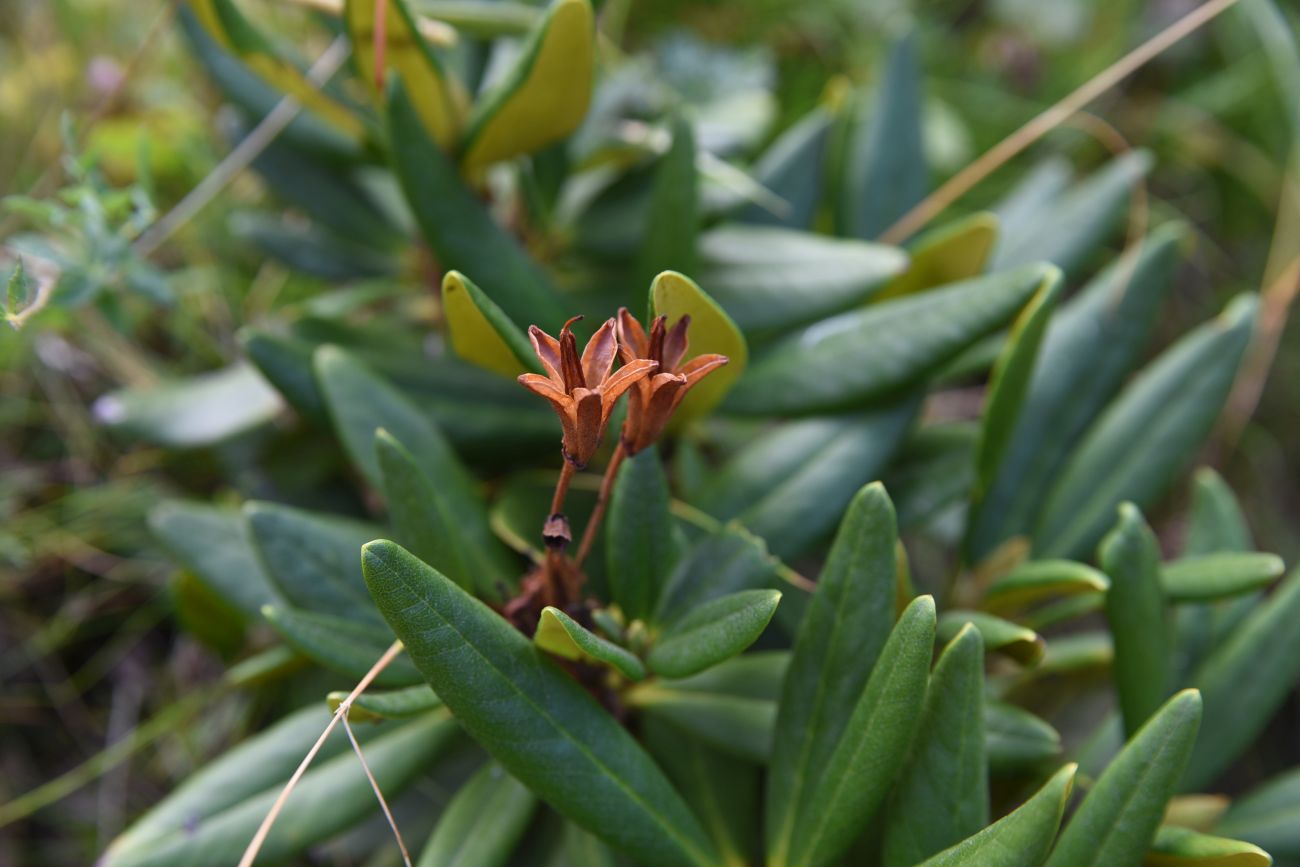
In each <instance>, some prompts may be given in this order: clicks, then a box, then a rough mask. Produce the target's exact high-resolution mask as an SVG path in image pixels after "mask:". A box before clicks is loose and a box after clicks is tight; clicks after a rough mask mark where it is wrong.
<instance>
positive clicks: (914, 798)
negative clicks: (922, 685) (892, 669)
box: [884, 625, 989, 867]
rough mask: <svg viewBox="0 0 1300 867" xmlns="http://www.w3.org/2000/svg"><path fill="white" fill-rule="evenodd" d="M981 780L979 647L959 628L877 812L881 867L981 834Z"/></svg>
mask: <svg viewBox="0 0 1300 867" xmlns="http://www.w3.org/2000/svg"><path fill="white" fill-rule="evenodd" d="M988 776H989V772H988V760H987V758H986V755H985V735H984V643H983V640H982V639H981V638H980V632H979V630H978V629H976V628H975V627H974V626H971V625H967V626H963V627H962V628H961V631H960V632H958V633H957V636H956V637H955V638H954V639H953V640H952V641H951V642H950V643H949V644H948V646H947V647H946V648H944V651H943V653H942V654H941V655H940V656H939V662H938V663H937V664H936V665H935V668H934V674H933V676H932V677H931V678H930V688H929V690H928V691H927V693H926V696H925V706H924V708H923V709H922V711H921V717H920V719H919V720H918V721H917V723H916V738H915V739H914V740H913V741H912V750H911V753H910V755H909V756H908V758H907V761H906V762H905V763H904V764H903V768H902V770H901V771H900V772H899V775H898V782H897V783H896V784H895V785H894V790H893V793H892V795H891V796H890V800H889V804H888V807H887V808H886V810H885V817H884V826H885V840H884V864H885V867H894V865H897V867H910V865H913V864H917V863H920V862H921V861H924V860H925V859H926V858H928V857H929V856H931V855H933V854H935V853H936V852H940V851H942V850H944V849H947V848H948V847H949V846H952V845H954V844H956V843H958V842H960V841H962V840H965V839H966V838H967V837H969V836H970V835H972V834H974V833H976V832H977V831H979V830H980V829H981V828H983V827H984V826H985V825H986V824H987V823H988V820H989V793H988V786H989V781H988Z"/></svg>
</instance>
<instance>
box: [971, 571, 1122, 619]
mask: <svg viewBox="0 0 1300 867" xmlns="http://www.w3.org/2000/svg"><path fill="white" fill-rule="evenodd" d="M1109 587H1110V579H1109V578H1107V577H1106V575H1105V573H1103V572H1098V571H1097V570H1096V569H1094V568H1092V567H1091V566H1088V565H1086V564H1084V563H1076V562H1075V561H1073V560H1030V561H1029V562H1028V563H1024V564H1021V565H1020V566H1017V567H1016V568H1015V569H1013V570H1011V572H1009V573H1008V574H1006V575H1004V576H1002V577H1001V578H999V579H998V580H996V581H994V582H993V584H992V585H991V586H990V587H989V589H988V590H987V591H986V592H985V594H984V602H983V607H984V608H985V609H987V610H988V611H991V612H994V613H1000V614H1005V613H1008V612H1013V611H1019V610H1021V609H1024V608H1027V607H1029V606H1031V605H1036V604H1038V603H1039V602H1042V601H1044V600H1047V599H1051V598H1055V597H1067V598H1068V597H1072V596H1079V595H1080V594H1090V593H1093V594H1095V593H1104V592H1105V591H1106V590H1107V589H1108V588H1109Z"/></svg>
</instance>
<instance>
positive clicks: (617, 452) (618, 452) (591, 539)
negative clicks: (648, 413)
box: [573, 438, 627, 569]
mask: <svg viewBox="0 0 1300 867" xmlns="http://www.w3.org/2000/svg"><path fill="white" fill-rule="evenodd" d="M626 457H627V449H626V448H625V447H624V446H623V440H622V439H621V438H620V439H619V441H618V447H617V448H615V449H614V454H613V455H612V456H611V457H610V459H609V466H607V467H605V475H604V477H603V478H601V480H600V493H599V494H597V495H596V508H595V509H593V510H592V512H591V517H590V518H589V519H587V526H586V527H585V528H583V531H582V542H581V544H579V545H578V554H577V556H575V557H574V558H573V562H574V565H576V566H577V567H578V568H579V569H581V568H582V564H583V563H585V562H586V561H587V555H588V554H590V553H591V548H592V546H593V545H595V544H596V533H597V531H599V530H600V523H601V521H603V520H604V519H605V510H606V509H608V508H609V496H610V493H611V492H613V490H614V480H615V479H616V478H618V468H619V467H620V466H622V465H623V459H624V458H626Z"/></svg>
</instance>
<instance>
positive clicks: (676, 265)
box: [633, 117, 700, 286]
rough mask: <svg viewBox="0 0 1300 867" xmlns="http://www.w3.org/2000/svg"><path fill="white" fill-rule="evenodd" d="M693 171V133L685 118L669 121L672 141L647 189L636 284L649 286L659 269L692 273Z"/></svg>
mask: <svg viewBox="0 0 1300 867" xmlns="http://www.w3.org/2000/svg"><path fill="white" fill-rule="evenodd" d="M698 198H699V192H698V189H697V180H696V173H695V134H694V131H693V130H692V128H691V124H690V122H689V121H687V120H686V119H685V118H682V117H675V118H673V121H672V144H671V145H670V146H669V148H668V152H667V153H665V154H664V155H663V158H662V159H661V160H660V161H659V166H658V168H657V169H656V171H655V178H654V184H653V186H652V187H651V191H650V212H649V223H648V224H647V225H646V231H645V234H644V235H643V236H642V238H641V243H640V248H639V252H638V255H637V260H636V275H637V276H636V279H635V280H634V281H633V282H634V285H636V286H649V285H650V282H651V281H652V280H653V279H654V278H655V275H656V274H658V273H659V272H660V271H680V272H681V273H683V274H691V275H694V273H695V236H696V234H697V233H698V232H699V229H700V214H699V201H698Z"/></svg>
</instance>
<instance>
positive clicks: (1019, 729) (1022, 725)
mask: <svg viewBox="0 0 1300 867" xmlns="http://www.w3.org/2000/svg"><path fill="white" fill-rule="evenodd" d="M984 728H985V752H986V753H987V755H988V761H989V772H990V773H992V774H1014V773H1017V772H1020V771H1024V770H1027V769H1032V768H1034V767H1037V766H1040V765H1042V764H1044V763H1046V762H1049V761H1051V760H1052V759H1055V758H1056V757H1057V756H1059V755H1060V754H1061V736H1060V735H1059V734H1057V732H1056V729H1054V728H1052V727H1051V726H1050V725H1048V724H1047V723H1046V722H1044V721H1043V720H1041V719H1039V718H1038V717H1036V716H1034V715H1033V714H1031V713H1030V712H1029V711H1027V710H1022V709H1021V708H1018V707H1016V706H1015V705H1013V704H1007V703H1006V702H1001V701H987V702H985V703H984Z"/></svg>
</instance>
